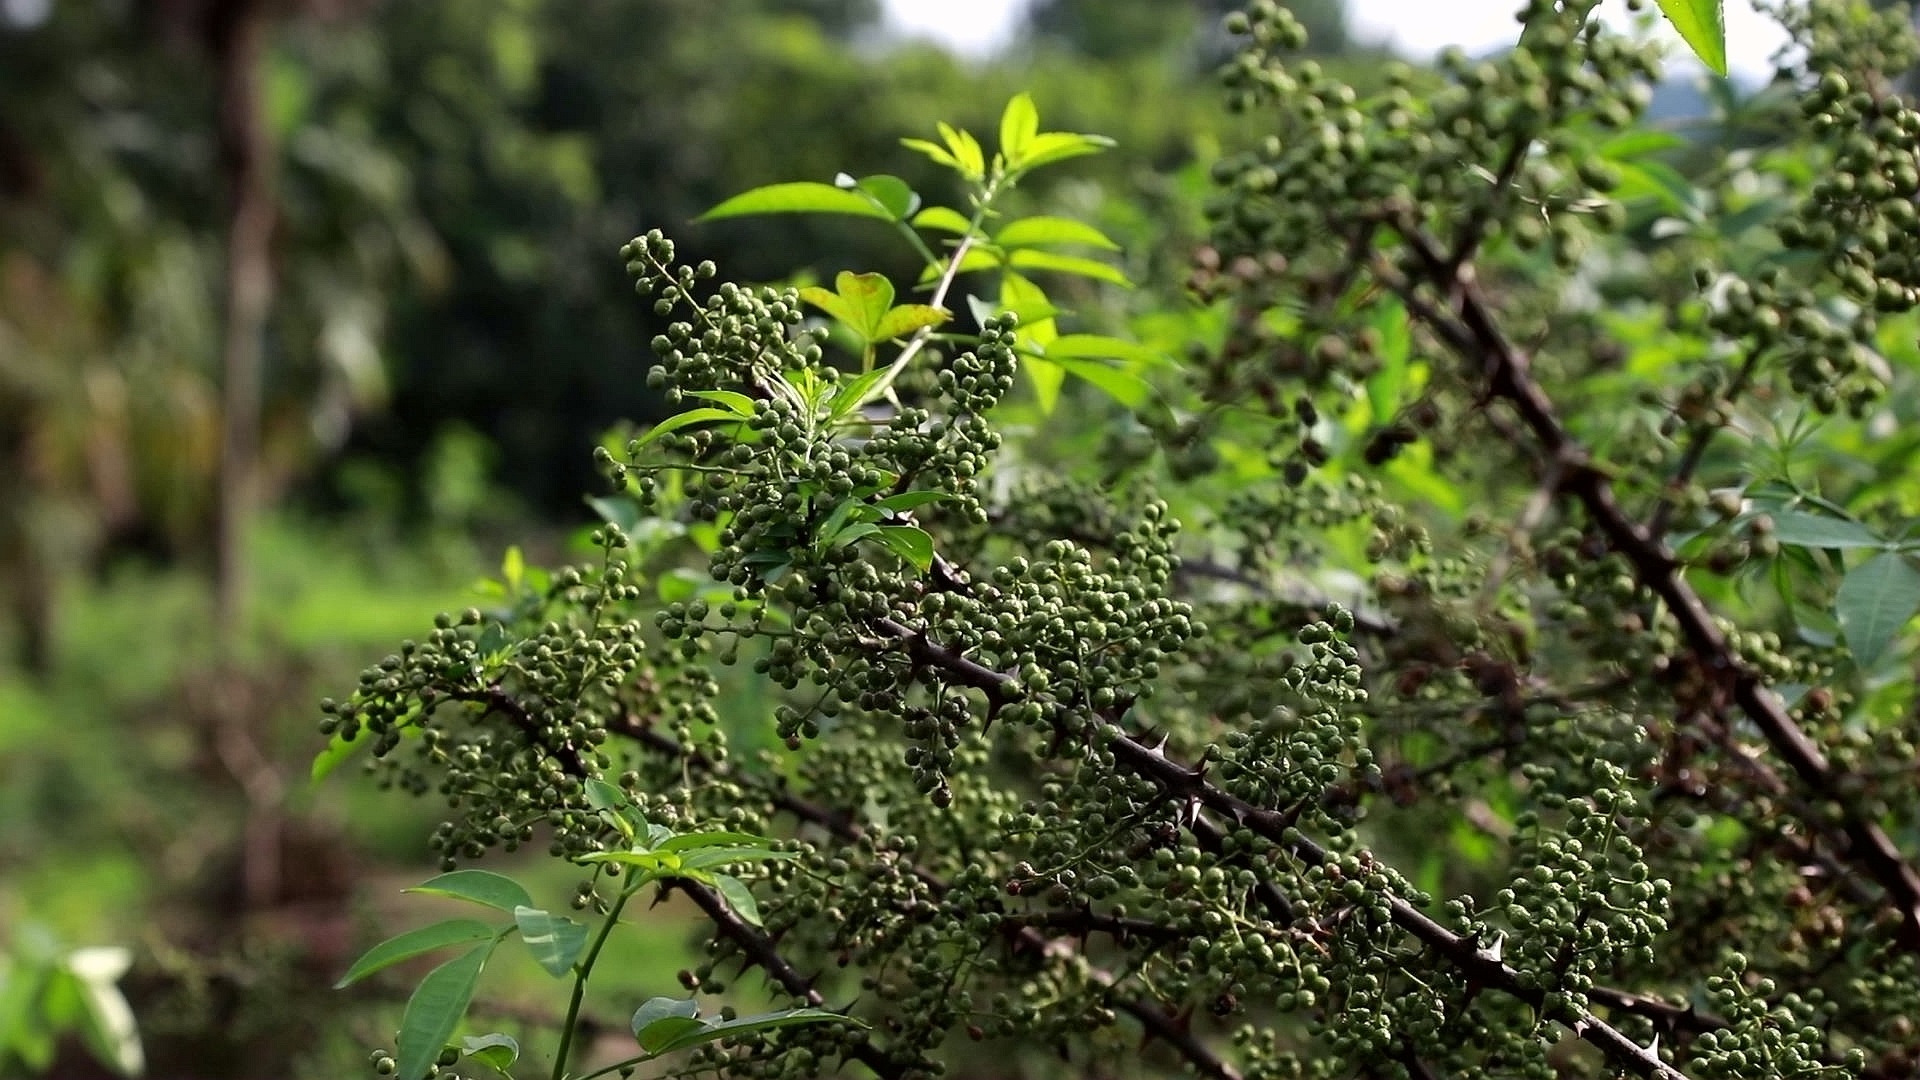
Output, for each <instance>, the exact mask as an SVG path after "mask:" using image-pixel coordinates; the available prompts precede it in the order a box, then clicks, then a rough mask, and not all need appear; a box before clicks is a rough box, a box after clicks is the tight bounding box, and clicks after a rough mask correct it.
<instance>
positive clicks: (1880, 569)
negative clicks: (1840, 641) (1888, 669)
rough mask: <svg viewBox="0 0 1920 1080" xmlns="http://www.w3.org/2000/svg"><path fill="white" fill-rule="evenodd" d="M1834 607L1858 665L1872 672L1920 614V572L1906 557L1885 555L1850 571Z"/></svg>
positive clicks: (1892, 554)
mask: <svg viewBox="0 0 1920 1080" xmlns="http://www.w3.org/2000/svg"><path fill="white" fill-rule="evenodd" d="M1833 606H1834V612H1835V614H1836V615H1838V616H1839V619H1840V629H1841V631H1842V632H1843V633H1845V634H1846V639H1847V647H1848V648H1849V649H1852V650H1853V660H1854V663H1856V664H1858V665H1859V666H1860V667H1862V668H1871V667H1873V666H1874V665H1875V664H1877V663H1879V662H1880V658H1881V656H1883V655H1884V654H1885V653H1886V651H1887V646H1888V645H1890V644H1892V643H1893V639H1894V637H1895V636H1896V635H1898V634H1899V633H1900V631H1901V630H1902V629H1903V628H1905V627H1906V625H1907V623H1908V622H1910V621H1912V619H1913V616H1914V613H1915V612H1920V569H1915V568H1914V565H1913V563H1912V561H1911V560H1909V559H1908V558H1907V557H1906V556H1905V555H1901V554H1899V553H1897V552H1892V551H1885V552H1881V553H1880V554H1878V555H1875V556H1874V557H1873V558H1871V559H1868V560H1867V561H1866V562H1863V563H1861V564H1860V565H1859V566H1856V567H1854V568H1853V569H1852V570H1849V571H1847V576H1846V577H1844V578H1842V579H1841V580H1840V590H1839V592H1838V593H1837V594H1836V595H1835V596H1834V605H1833Z"/></svg>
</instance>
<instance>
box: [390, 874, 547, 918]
mask: <svg viewBox="0 0 1920 1080" xmlns="http://www.w3.org/2000/svg"><path fill="white" fill-rule="evenodd" d="M406 891H407V892H415V893H427V894H429V895H432V896H451V897H453V898H454V899H455V900H465V901H468V902H469V903H474V904H484V905H486V906H487V907H490V908H494V909H496V910H499V911H504V912H506V913H507V914H509V915H511V914H513V909H514V908H517V907H532V906H533V897H531V896H529V895H527V890H526V889H524V888H522V887H521V885H520V883H519V882H517V881H515V880H513V879H512V878H510V877H507V876H506V875H504V874H496V873H494V872H493V871H491V870H455V871H453V872H452V873H448V874H441V875H440V876H439V877H437V878H434V879H433V880H431V881H426V882H422V883H421V884H419V885H415V886H414V887H413V888H411V889H408V890H406Z"/></svg>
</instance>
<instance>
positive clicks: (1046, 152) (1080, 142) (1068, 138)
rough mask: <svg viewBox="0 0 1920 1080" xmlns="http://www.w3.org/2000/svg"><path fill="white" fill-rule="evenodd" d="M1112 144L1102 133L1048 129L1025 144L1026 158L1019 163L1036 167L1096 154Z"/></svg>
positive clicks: (1030, 167)
mask: <svg viewBox="0 0 1920 1080" xmlns="http://www.w3.org/2000/svg"><path fill="white" fill-rule="evenodd" d="M1114 145H1115V143H1114V141H1113V140H1112V139H1109V138H1107V137H1106V136H1104V135H1077V134H1074V133H1072V132H1067V131H1048V132H1045V133H1043V134H1040V135H1035V136H1034V137H1033V141H1032V142H1030V143H1028V144H1027V155H1026V159H1025V160H1024V161H1022V162H1021V163H1020V167H1021V168H1023V169H1037V168H1039V167H1040V166H1042V165H1051V164H1053V163H1054V162H1056V161H1065V160H1067V159H1068V158H1077V157H1081V156H1083V155H1086V154H1097V153H1099V152H1100V151H1102V150H1106V149H1109V148H1111V147H1112V146H1114Z"/></svg>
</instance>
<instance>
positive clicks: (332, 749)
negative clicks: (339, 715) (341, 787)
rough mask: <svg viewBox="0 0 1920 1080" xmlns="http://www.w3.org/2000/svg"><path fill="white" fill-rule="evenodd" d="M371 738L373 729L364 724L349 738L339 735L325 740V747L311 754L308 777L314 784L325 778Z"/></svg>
mask: <svg viewBox="0 0 1920 1080" xmlns="http://www.w3.org/2000/svg"><path fill="white" fill-rule="evenodd" d="M372 739H373V730H372V729H371V728H369V727H367V726H366V725H365V724H362V725H360V730H358V731H356V732H354V733H353V738H351V739H345V738H341V737H340V736H339V735H335V736H333V737H332V738H331V739H329V740H327V748H326V749H325V750H322V751H320V752H319V753H318V754H315V755H314V756H313V766H312V767H311V768H310V769H309V770H308V775H309V777H310V778H311V779H312V781H313V782H314V783H316V784H317V783H319V782H320V781H322V780H325V779H326V778H327V775H328V774H329V773H331V772H333V770H335V769H337V768H339V767H340V765H341V763H342V762H344V761H346V760H347V759H348V758H350V757H352V756H353V755H355V754H357V753H359V752H360V748H361V747H363V746H365V745H367V743H369V742H371V741H372Z"/></svg>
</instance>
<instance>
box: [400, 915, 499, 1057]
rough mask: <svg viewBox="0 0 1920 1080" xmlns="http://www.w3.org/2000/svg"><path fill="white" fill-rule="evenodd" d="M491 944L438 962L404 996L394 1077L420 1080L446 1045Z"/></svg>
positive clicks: (458, 1020)
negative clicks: (442, 962)
mask: <svg viewBox="0 0 1920 1080" xmlns="http://www.w3.org/2000/svg"><path fill="white" fill-rule="evenodd" d="M492 953H493V946H492V945H491V944H487V945H481V946H479V947H478V948H474V949H470V950H468V951H467V952H465V953H462V954H461V955H459V956H456V957H454V958H453V959H452V960H449V961H447V962H446V963H444V964H441V965H440V966H439V967H437V968H434V969H433V970H432V971H431V972H429V973H428V974H427V977H426V978H424V979H422V980H420V985H419V986H418V987H416V988H415V989H414V991H413V996H412V997H409V998H408V999H407V1011H406V1012H405V1013H404V1014H403V1015H402V1016H401V1018H400V1040H399V1051H400V1052H399V1055H398V1057H399V1068H398V1069H396V1070H394V1077H395V1080H423V1078H424V1077H425V1076H426V1075H427V1069H428V1068H429V1067H430V1066H431V1065H432V1064H433V1063H434V1059H436V1058H438V1057H439V1056H440V1051H441V1050H443V1049H445V1048H446V1045H447V1040H448V1039H450V1038H452V1037H453V1032H454V1029H455V1028H457V1027H459V1026H460V1018H461V1017H462V1016H465V1015H466V1012H467V1006H468V1005H471V1004H472V1003H473V989H474V987H475V986H476V985H478V984H479V982H480V971H481V969H482V968H485V967H486V966H487V957H488V956H490V955H492Z"/></svg>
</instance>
